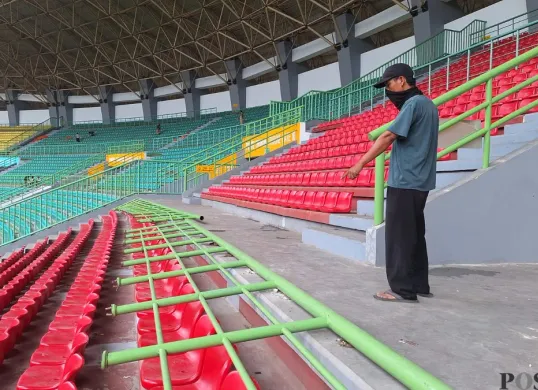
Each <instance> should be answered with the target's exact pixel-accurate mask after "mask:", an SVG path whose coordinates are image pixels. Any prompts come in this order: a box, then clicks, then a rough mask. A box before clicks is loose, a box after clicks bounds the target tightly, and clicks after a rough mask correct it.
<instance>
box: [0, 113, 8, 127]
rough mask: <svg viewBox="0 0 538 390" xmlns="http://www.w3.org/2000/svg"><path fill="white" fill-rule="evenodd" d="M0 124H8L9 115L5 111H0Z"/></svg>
mask: <svg viewBox="0 0 538 390" xmlns="http://www.w3.org/2000/svg"><path fill="white" fill-rule="evenodd" d="M0 125H9V116H8V114H7V111H0Z"/></svg>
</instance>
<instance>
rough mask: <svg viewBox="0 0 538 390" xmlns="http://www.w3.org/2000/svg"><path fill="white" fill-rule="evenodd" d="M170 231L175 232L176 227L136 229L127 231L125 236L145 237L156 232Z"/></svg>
mask: <svg viewBox="0 0 538 390" xmlns="http://www.w3.org/2000/svg"><path fill="white" fill-rule="evenodd" d="M171 232H177V228H164V229H161V230H160V231H159V230H157V229H155V228H154V227H153V230H141V231H136V232H133V233H127V234H126V235H125V237H127V238H132V237H140V236H142V237H146V236H150V235H154V234H157V233H159V234H160V233H171Z"/></svg>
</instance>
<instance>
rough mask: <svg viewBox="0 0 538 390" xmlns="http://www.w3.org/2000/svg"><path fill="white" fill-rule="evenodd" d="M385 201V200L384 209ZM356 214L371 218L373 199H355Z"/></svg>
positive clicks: (372, 214)
mask: <svg viewBox="0 0 538 390" xmlns="http://www.w3.org/2000/svg"><path fill="white" fill-rule="evenodd" d="M386 206H387V202H386V201H385V209H386ZM357 214H358V215H361V216H364V217H370V218H373V216H374V200H373V199H364V200H363V199H361V200H358V201H357Z"/></svg>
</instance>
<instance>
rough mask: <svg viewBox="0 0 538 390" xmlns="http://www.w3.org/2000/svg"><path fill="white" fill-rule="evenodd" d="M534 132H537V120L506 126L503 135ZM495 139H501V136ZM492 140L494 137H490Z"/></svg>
mask: <svg viewBox="0 0 538 390" xmlns="http://www.w3.org/2000/svg"><path fill="white" fill-rule="evenodd" d="M536 130H538V120H536V119H532V120H530V121H529V122H523V123H515V124H513V125H506V126H505V127H504V134H505V135H513V134H521V133H522V132H527V131H536ZM497 137H502V135H499V136H497ZM492 138H495V137H492Z"/></svg>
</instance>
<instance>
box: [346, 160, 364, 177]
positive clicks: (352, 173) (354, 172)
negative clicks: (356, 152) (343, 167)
mask: <svg viewBox="0 0 538 390" xmlns="http://www.w3.org/2000/svg"><path fill="white" fill-rule="evenodd" d="M362 168H364V167H363V165H362V164H361V163H360V162H359V163H357V164H355V165H353V166H352V167H351V168H349V169H348V170H347V171H346V172H344V174H343V175H342V180H345V179H346V178H348V179H350V180H353V179H355V178H356V177H357V176H359V173H360V171H362Z"/></svg>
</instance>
